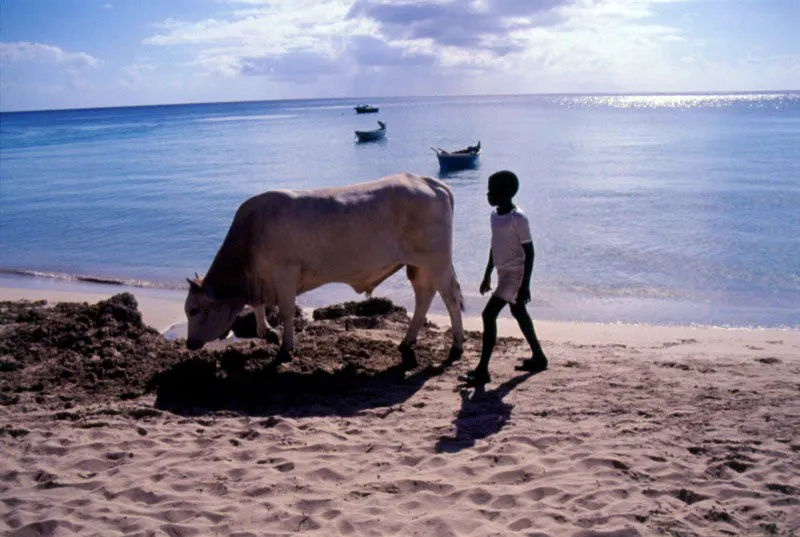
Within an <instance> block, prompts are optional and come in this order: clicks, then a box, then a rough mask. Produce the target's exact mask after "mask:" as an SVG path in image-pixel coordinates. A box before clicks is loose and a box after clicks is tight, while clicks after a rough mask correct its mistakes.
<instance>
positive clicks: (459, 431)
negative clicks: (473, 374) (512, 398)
mask: <svg viewBox="0 0 800 537" xmlns="http://www.w3.org/2000/svg"><path fill="white" fill-rule="evenodd" d="M537 373H538V372H526V373H523V374H521V375H517V376H516V377H514V378H512V379H509V380H507V381H505V382H504V383H503V384H501V385H500V386H498V387H497V388H495V389H494V390H491V391H488V392H487V391H485V388H484V386H482V385H479V386H477V387H476V388H475V391H474V392H472V397H470V393H469V390H467V389H462V390H461V410H460V411H459V413H458V415H457V416H456V418H455V420H453V423H454V425H455V426H456V434H455V436H442V437H440V438H439V441H438V442H437V443H436V451H437V452H439V453H441V452H447V453H456V452H458V451H461V450H462V449H467V448H470V447H472V446H474V445H475V440H478V439H480V438H486V437H487V436H491V435H493V434H495V433H497V432H499V431H500V430H501V429H502V428H503V427H504V426H505V425H506V423H508V419H509V418H510V417H511V409H512V408H513V405H510V404H508V403H505V402H503V398H504V397H505V396H506V395H508V393H509V392H511V390H513V389H514V388H516V387H517V386H518V385H520V384H522V383H523V382H525V381H526V380H528V379H529V378H530V377H532V376H533V375H536V374H537Z"/></svg>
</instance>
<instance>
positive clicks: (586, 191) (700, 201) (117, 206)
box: [0, 92, 800, 328]
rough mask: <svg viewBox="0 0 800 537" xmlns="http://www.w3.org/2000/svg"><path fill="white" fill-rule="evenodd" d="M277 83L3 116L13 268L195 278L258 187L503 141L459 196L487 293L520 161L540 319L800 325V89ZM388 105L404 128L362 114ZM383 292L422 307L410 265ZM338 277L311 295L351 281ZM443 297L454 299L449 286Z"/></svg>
mask: <svg viewBox="0 0 800 537" xmlns="http://www.w3.org/2000/svg"><path fill="white" fill-rule="evenodd" d="M355 104H358V103H355V102H351V101H347V100H308V101H271V102H248V103H224V104H223V103H216V104H202V105H180V106H151V107H134V108H113V109H92V110H71V111H48V112H23V113H10V114H8V113H7V114H2V115H0V271H3V272H6V273H13V274H36V275H38V276H37V277H38V278H48V279H50V278H56V279H61V280H73V279H75V278H79V277H90V278H98V279H108V280H112V281H123V282H126V283H128V284H132V285H138V286H144V287H148V288H163V289H176V288H181V287H182V286H183V285H184V284H185V279H184V278H185V277H187V276H190V275H192V274H193V273H194V272H199V273H201V274H202V273H203V272H205V270H206V269H207V268H208V265H209V264H210V262H211V260H212V258H213V256H214V254H215V253H216V250H217V248H218V247H219V245H220V243H221V241H222V239H223V237H224V235H225V232H226V231H227V228H228V225H229V224H230V220H231V218H232V216H233V214H234V212H235V210H236V208H237V207H238V205H239V204H240V203H241V202H242V201H244V200H245V199H246V198H247V197H249V196H251V195H253V194H255V193H258V192H262V191H264V190H269V189H274V188H299V189H311V188H319V187H326V186H332V185H343V184H347V183H354V182H360V181H366V180H371V179H375V178H378V177H381V176H384V175H388V174H391V173H395V172H398V171H412V172H416V173H420V174H426V175H433V176H437V175H439V173H438V164H437V161H436V155H435V154H434V152H433V151H431V149H430V148H431V146H434V147H443V148H446V149H457V148H461V147H465V146H466V145H473V144H475V143H476V142H477V141H478V140H480V141H481V145H482V147H483V154H482V157H481V163H480V166H479V167H478V168H477V169H475V170H465V171H461V172H456V173H453V174H450V175H447V176H443V177H442V178H443V179H444V180H445V181H446V182H447V183H448V184H449V185H450V187H451V188H452V189H453V191H454V193H455V197H456V217H455V218H456V222H455V225H456V229H455V236H454V249H455V255H456V259H455V266H456V270H457V272H458V274H459V278H460V280H461V284H462V287H463V290H464V293H465V295H466V299H467V307H468V309H469V310H470V312H471V313H473V314H477V313H478V312H479V311H480V309H481V307H482V305H483V303H484V301H485V297H481V296H480V295H478V293H477V288H478V284H479V282H480V279H481V276H482V273H483V268H484V266H485V263H486V256H487V253H488V248H489V223H488V222H489V220H488V217H489V211H490V208H489V207H488V205H487V204H486V198H485V191H486V179H487V177H488V176H489V175H490V174H491V173H492V172H494V171H497V170H499V169H504V168H507V169H511V170H514V171H515V172H517V174H518V175H519V176H520V178H521V180H522V186H521V190H520V193H519V195H518V197H517V202H518V204H519V205H520V206H521V207H522V208H523V209H524V210H525V211H526V213H528V215H529V217H530V219H531V223H532V228H533V236H534V242H535V246H536V264H535V268H534V278H533V282H534V289H533V303H532V306H531V311H532V312H533V314H534V316H535V317H536V318H544V319H553V320H580V321H592V322H617V321H621V322H639V323H655V324H700V325H723V326H764V327H786V326H788V327H792V328H797V327H800V307H799V306H798V304H800V92H785V93H760V94H751V93H745V94H721V95H716V94H707V95H706V94H703V95H650V96H647V95H643V96H559V95H550V96H513V97H507V96H504V97H463V98H393V99H374V100H372V101H371V104H374V105H376V106H379V107H380V112H379V113H378V114H368V115H357V114H355V112H354V111H353V108H352V107H353V105H355ZM377 120H381V121H385V122H386V123H387V129H388V130H387V132H388V135H387V139H386V140H385V141H382V142H378V143H372V144H357V143H355V137H354V135H353V131H354V130H355V129H361V130H365V129H371V128H374V127H375V126H376V121H377ZM377 294H381V295H386V296H389V297H391V298H393V299H394V300H396V301H398V302H400V303H402V304H404V305H407V306H410V305H411V303H412V300H411V298H412V294H411V289H410V287H409V286H408V285H407V283H406V282H405V281H404V279H403V278H401V277H394V278H392V279H390V280H389V281H388V282H386V283H385V284H383V285H382V286H381V287H380V288H379V289H378V291H377ZM355 297H356V295H355V294H354V293H353V292H352V291H351V290H349V289H348V288H346V287H344V286H342V285H331V286H326V287H324V288H321V289H319V290H316V291H314V292H312V293H309V294H308V295H306V296H304V297H303V298H302V299H301V300H300V303H301V304H306V305H319V304H324V303H329V302H331V301H338V300H350V299H353V298H355ZM434 309H436V310H437V311H440V312H443V311H444V310H443V307H442V305H441V303H440V302H439V301H438V299H437V302H436V303H435V305H434Z"/></svg>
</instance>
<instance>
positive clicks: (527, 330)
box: [511, 302, 547, 367]
mask: <svg viewBox="0 0 800 537" xmlns="http://www.w3.org/2000/svg"><path fill="white" fill-rule="evenodd" d="M511 315H513V316H514V318H515V319H516V320H517V324H519V328H520V330H522V335H524V336H525V340H526V341H527V342H528V345H529V346H530V348H531V353H532V354H533V356H532V361H533V362H541V363H542V364H541V365H544V367H546V364H547V357H546V356H545V354H544V351H543V350H542V346H541V345H540V344H539V338H537V337H536V331H535V330H534V328H533V320H532V319H531V316H530V315H528V310H527V308H525V304H520V303H519V302H517V303H516V304H511Z"/></svg>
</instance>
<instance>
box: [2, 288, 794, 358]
mask: <svg viewBox="0 0 800 537" xmlns="http://www.w3.org/2000/svg"><path fill="white" fill-rule="evenodd" d="M26 283H31V285H30V286H25V285H22V284H21V282H18V281H14V279H9V278H0V301H19V300H31V301H35V300H46V301H47V302H48V304H56V303H58V302H87V303H90V304H95V303H97V302H98V301H101V300H106V299H108V298H110V297H111V296H113V295H116V294H119V293H123V292H129V293H131V294H133V295H134V296H135V297H136V301H137V303H138V305H139V311H140V312H141V313H142V318H143V320H144V322H145V323H146V324H147V325H149V326H151V327H153V328H155V329H156V330H158V331H159V332H160V333H162V334H164V335H165V336H166V337H168V338H170V339H178V338H182V337H185V327H186V316H185V314H184V311H183V301H184V299H185V292H184V291H177V290H165V289H151V288H137V287H128V286H123V285H113V286H112V285H101V284H95V283H87V282H60V281H56V282H53V281H43V280H42V281H39V280H30V281H28V282H26ZM303 309H304V311H305V312H306V314H307V315H310V314H311V312H312V311H313V308H309V307H303ZM427 317H428V320H429V321H430V322H433V323H434V324H436V325H437V326H439V327H440V329H442V330H447V329H449V327H450V319H449V317H448V316H447V315H446V314H440V313H429V314H428V316H427ZM463 321H464V328H465V330H468V331H478V332H482V331H483V326H482V320H481V318H480V315H479V314H477V315H466V316H464V318H463ZM534 326H535V329H536V332H537V335H538V337H539V340H540V341H541V342H542V345H543V346H544V347H545V349H547V346H548V345H560V344H563V343H568V344H570V345H575V346H591V345H620V346H626V347H627V346H654V345H663V344H667V345H670V344H672V343H671V342H680V343H681V345H682V347H684V348H685V347H686V346H687V345H686V344H688V345H689V348H691V347H695V348H699V347H703V348H705V349H706V350H707V349H708V347H709V346H714V347H715V351H716V352H721V353H725V354H726V355H729V356H730V355H741V356H745V355H748V353H749V354H752V349H753V348H759V347H760V346H763V345H766V344H768V343H769V342H772V341H777V340H780V341H781V342H783V343H784V344H788V345H795V346H797V347H800V330H797V329H793V328H737V327H715V326H689V325H650V324H627V323H589V322H580V321H549V320H537V319H535V318H534ZM497 333H498V336H499V337H512V338H518V339H521V338H522V334H521V332H520V330H519V327H518V326H517V324H516V321H515V320H514V319H513V318H512V317H511V315H510V313H509V312H508V311H507V310H505V311H504V312H503V313H502V314H501V316H500V318H498V320H497ZM717 347H718V348H717Z"/></svg>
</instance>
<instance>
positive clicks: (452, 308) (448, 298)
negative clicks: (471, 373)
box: [436, 267, 464, 360]
mask: <svg viewBox="0 0 800 537" xmlns="http://www.w3.org/2000/svg"><path fill="white" fill-rule="evenodd" d="M436 287H437V289H438V290H439V294H440V295H441V296H442V300H443V301H444V305H445V306H446V307H447V312H448V313H449V314H450V329H451V331H452V332H453V346H452V347H450V356H449V358H450V359H451V360H458V359H459V358H461V355H462V354H463V353H464V325H463V322H462V319H461V311H462V310H463V308H464V297H463V296H462V295H461V286H460V285H459V284H458V280H457V279H456V273H455V270H454V269H453V267H448V268H447V269H446V270H444V271H442V272H441V273H440V274H439V276H438V277H437V278H436Z"/></svg>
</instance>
